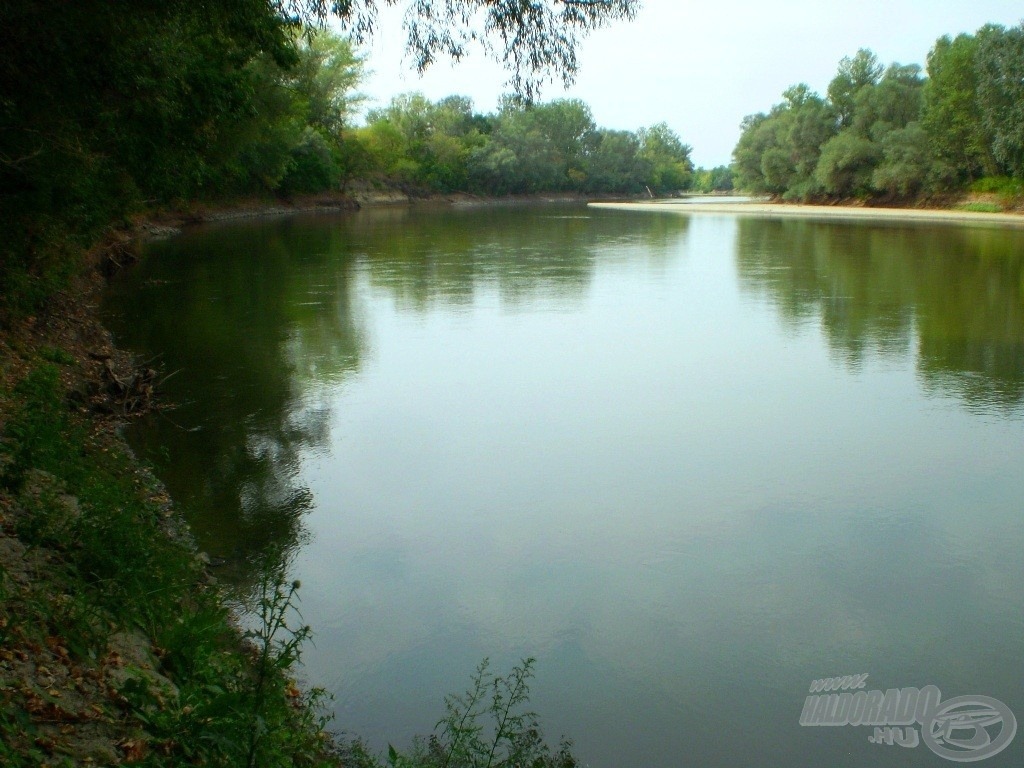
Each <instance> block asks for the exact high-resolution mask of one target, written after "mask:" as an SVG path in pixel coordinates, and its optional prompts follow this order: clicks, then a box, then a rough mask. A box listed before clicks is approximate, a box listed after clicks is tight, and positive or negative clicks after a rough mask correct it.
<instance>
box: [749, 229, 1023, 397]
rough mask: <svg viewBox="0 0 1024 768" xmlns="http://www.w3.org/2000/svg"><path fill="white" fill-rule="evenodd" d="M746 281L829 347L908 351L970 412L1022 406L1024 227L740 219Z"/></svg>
mask: <svg viewBox="0 0 1024 768" xmlns="http://www.w3.org/2000/svg"><path fill="white" fill-rule="evenodd" d="M737 263H738V267H739V276H740V282H741V285H742V286H743V287H744V288H745V289H746V290H747V291H749V292H751V293H756V294H760V295H763V296H765V297H766V298H768V299H769V300H770V301H771V302H772V303H773V304H774V305H775V306H776V308H777V309H778V311H779V313H780V315H781V316H782V318H783V320H784V322H786V323H787V324H791V325H793V326H797V325H800V324H801V323H803V322H806V321H808V320H813V319H818V320H820V322H821V325H822V328H823V330H824V332H825V336H826V339H827V340H828V344H829V346H830V348H831V349H833V350H834V351H835V353H836V354H837V355H838V356H840V357H841V358H842V359H843V360H844V361H845V362H846V363H847V364H849V365H851V366H854V367H856V366H858V365H859V364H860V363H861V361H862V360H863V359H864V357H865V355H868V354H877V355H882V356H886V355H895V356H898V357H903V356H905V355H907V354H909V353H911V352H912V351H913V348H914V344H915V342H916V347H917V354H918V360H917V367H918V372H919V375H920V377H921V380H922V382H923V385H924V387H925V389H926V390H928V391H930V392H934V393H936V394H950V395H954V396H956V397H958V398H960V399H962V400H963V401H964V403H965V404H966V405H967V406H968V407H969V408H972V409H973V408H981V409H984V408H990V407H993V406H995V407H997V408H1000V409H1005V408H1017V407H1019V406H1020V405H1021V403H1022V402H1024V234H1022V233H1021V232H1018V231H1016V230H1010V231H1006V230H998V229H974V228H967V227H950V226H890V225H880V224H863V223H860V224H856V225H853V224H847V225H836V224H822V223H815V222H811V221H765V220H758V219H748V218H743V219H740V221H739V236H738V238H737Z"/></svg>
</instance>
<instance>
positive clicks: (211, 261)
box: [106, 221, 364, 579]
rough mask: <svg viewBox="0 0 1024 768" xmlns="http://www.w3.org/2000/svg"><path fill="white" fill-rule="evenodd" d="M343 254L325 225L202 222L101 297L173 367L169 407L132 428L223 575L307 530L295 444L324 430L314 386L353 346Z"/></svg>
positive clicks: (115, 322) (253, 566) (122, 327)
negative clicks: (205, 225)
mask: <svg viewBox="0 0 1024 768" xmlns="http://www.w3.org/2000/svg"><path fill="white" fill-rule="evenodd" d="M351 266H352V261H351V258H347V257H346V254H345V251H344V249H343V248H340V247H338V241H337V233H336V232H335V231H334V230H332V229H331V228H327V227H321V228H309V227H304V226H301V225H299V224H298V223H297V222H294V221H282V222H274V223H273V224H266V223H265V224H253V223H249V224H246V225H244V226H233V227H223V228H211V229H208V230H201V231H195V232H193V233H190V234H189V235H188V236H184V237H181V238H176V239H174V240H171V241H167V242H162V243H156V244H153V245H152V246H151V247H150V249H149V253H148V255H147V258H146V260H145V261H144V263H143V264H142V265H141V266H140V267H139V269H138V270H137V271H135V272H134V273H133V274H131V275H128V276H126V278H125V279H123V280H122V281H119V282H118V283H117V284H116V285H115V286H114V289H113V291H112V293H111V295H110V297H109V299H108V301H107V304H106V311H107V313H108V322H109V324H110V325H111V327H112V329H113V331H114V333H115V336H116V337H118V339H119V341H121V342H122V343H124V344H127V345H128V346H129V347H130V348H133V349H136V350H139V351H140V353H141V354H146V355H149V354H152V353H158V355H159V361H160V363H161V364H162V365H163V367H164V370H166V371H168V372H170V373H172V375H171V377H170V378H169V379H168V380H167V382H166V384H165V389H166V390H167V393H168V398H169V399H170V401H171V402H173V403H176V404H177V407H176V408H175V409H173V410H170V411H167V412H165V413H161V414H157V415H155V416H153V417H151V418H149V419H148V420H147V422H146V424H145V425H144V426H145V428H140V429H135V430H133V433H132V438H133V441H135V443H136V445H137V447H138V448H139V449H140V450H141V451H142V453H143V455H144V456H146V458H148V459H149V460H150V461H152V462H154V464H155V465H156V467H157V470H158V474H159V475H160V477H161V478H162V479H163V480H164V482H165V483H166V484H167V486H168V488H169V490H170V491H171V493H172V496H173V497H174V498H175V500H176V501H177V503H178V504H179V506H180V507H181V508H182V509H183V510H184V511H185V514H186V515H187V516H188V518H189V521H190V523H191V525H192V528H193V531H194V533H195V535H196V537H197V539H198V540H199V542H200V544H201V546H202V547H203V548H204V549H206V550H207V551H209V552H210V554H211V555H213V556H214V557H217V558H221V559H224V560H226V561H227V566H228V567H227V571H226V575H227V577H228V578H229V579H232V578H237V579H243V578H245V577H246V576H247V575H248V574H251V573H253V572H258V571H259V570H260V569H261V568H262V567H263V566H264V565H265V561H266V559H267V558H268V557H270V558H277V557H279V556H280V555H281V553H282V552H285V551H287V550H289V549H291V548H294V547H295V546H297V545H298V544H299V543H301V542H302V541H303V540H304V539H305V536H306V531H305V529H304V526H303V522H302V520H303V516H304V515H305V513H306V512H308V510H309V509H310V508H311V505H312V497H311V495H310V492H309V490H308V488H306V487H305V486H304V485H303V484H302V482H301V481H300V480H299V459H298V457H299V454H300V453H302V452H303V451H306V450H309V449H310V448H312V447H315V446H318V445H323V444H324V443H325V441H326V439H327V429H328V424H329V420H328V419H327V418H326V417H325V413H324V408H325V407H326V406H325V405H324V402H323V398H322V392H323V391H324V388H329V387H330V386H331V385H332V384H335V383H337V382H338V381H340V380H342V379H343V378H344V377H345V376H347V375H348V374H349V373H350V372H352V371H354V370H356V368H357V367H358V365H359V359H360V356H361V355H362V354H363V346H364V341H363V338H362V332H361V331H360V329H359V327H358V320H357V317H358V313H357V312H355V311H354V310H353V307H352V306H350V301H351V300H352V297H351V292H350V290H349V272H350V270H351Z"/></svg>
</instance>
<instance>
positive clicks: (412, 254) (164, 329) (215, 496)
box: [108, 207, 687, 581]
mask: <svg viewBox="0 0 1024 768" xmlns="http://www.w3.org/2000/svg"><path fill="white" fill-rule="evenodd" d="M686 226H687V224H686V220H685V219H681V218H678V217H652V218H651V220H650V222H648V224H647V225H645V226H644V227H641V228H637V227H630V228H628V231H629V232H630V233H631V234H628V235H623V234H622V231H623V228H622V227H621V222H619V223H614V224H611V225H609V223H608V217H592V218H591V217H587V211H586V209H585V208H581V207H575V208H562V207H546V208H544V209H536V208H534V209H532V211H529V210H523V209H516V208H509V209H477V210H471V211H462V212H458V211H450V210H449V211H446V212H441V211H426V212H417V211H410V210H409V209H407V208H396V209H378V210H372V211H366V212H362V213H360V214H358V215H352V216H343V217H337V216H302V217H293V218H289V219H285V220H276V221H268V222H255V223H254V222H246V223H242V224H231V225H226V224H225V225H219V226H215V227H208V228H204V229H201V230H196V231H193V232H191V233H188V234H186V235H184V236H182V237H178V238H175V239H173V240H170V241H167V242H164V243H158V244H154V245H153V246H152V247H151V248H150V249H149V254H148V256H147V259H146V260H145V261H144V262H143V263H142V264H141V265H140V266H139V267H138V268H137V269H136V270H134V271H133V272H132V273H131V274H130V275H127V276H126V277H125V278H124V281H123V282H122V283H121V284H120V285H118V286H115V288H114V290H113V291H112V295H111V297H110V299H109V301H108V314H109V316H110V325H111V327H112V328H113V329H114V330H115V333H116V334H117V336H118V340H119V342H120V343H122V344H125V345H126V346H128V347H130V348H133V349H138V350H144V351H145V352H144V354H150V353H151V351H159V352H160V353H161V355H162V363H163V365H164V367H165V369H166V370H167V371H176V370H179V369H180V371H181V373H180V374H178V375H176V376H174V377H172V378H171V379H170V380H169V381H168V382H167V385H166V389H167V390H168V395H169V397H170V399H171V400H173V401H176V402H178V403H180V404H181V405H180V407H179V408H177V409H176V410H173V411H171V412H169V413H167V414H162V415H157V416H155V417H153V418H151V419H150V420H149V422H148V423H147V424H146V425H144V428H141V429H137V430H134V433H135V442H136V445H138V446H139V447H140V448H141V449H142V451H143V452H144V453H145V455H146V456H147V457H149V458H150V459H151V460H152V461H154V462H155V463H156V465H157V469H158V473H159V475H160V476H161V477H162V478H163V479H164V481H165V483H166V484H167V486H168V488H169V490H170V491H171V494H172V496H173V497H174V498H175V500H176V502H177V503H178V505H179V507H180V508H182V509H183V510H185V513H186V515H187V516H188V517H189V521H190V523H191V525H192V528H193V531H194V533H195V535H196V538H197V539H198V541H199V544H200V546H201V547H202V548H203V549H205V550H206V551H208V552H209V553H210V554H211V555H212V556H214V557H218V558H224V559H226V560H227V561H228V566H226V569H225V571H226V572H227V573H228V574H229V576H228V577H229V578H230V577H232V576H233V577H234V578H235V580H236V581H240V580H243V579H245V578H247V577H251V575H252V574H253V573H255V572H258V570H259V567H260V564H261V563H262V562H264V561H266V560H267V558H270V557H277V556H280V555H285V556H286V555H287V553H288V552H289V551H290V550H292V549H294V548H295V547H296V546H298V545H299V544H301V542H302V540H303V536H304V529H303V523H302V518H303V516H304V514H305V513H306V512H307V511H308V510H309V509H310V507H311V505H312V503H313V499H312V498H311V494H310V492H309V490H308V489H306V488H304V487H302V486H301V484H300V481H299V470H300V467H299V462H300V458H301V455H302V454H303V453H304V452H306V451H308V450H309V449H310V448H313V447H316V446H323V445H325V444H326V442H327V440H328V434H327V429H328V424H329V419H330V413H329V408H328V406H327V405H326V404H325V403H326V402H327V401H328V398H329V395H330V392H331V390H332V388H333V387H334V386H336V385H337V383H338V382H340V381H341V380H343V379H344V378H345V377H347V376H350V375H352V374H353V373H354V372H355V371H356V370H357V369H358V366H359V363H360V359H361V357H362V356H363V355H364V353H365V347H366V342H365V340H364V335H363V333H362V331H361V329H360V327H359V312H358V306H357V305H356V302H357V297H356V295H355V283H356V279H355V276H356V274H357V273H359V274H365V275H366V276H367V278H368V279H369V281H370V284H371V285H372V286H373V287H374V288H375V289H383V290H385V291H386V292H388V293H389V294H391V295H393V296H394V298H395V301H396V303H397V304H398V306H399V307H401V308H403V309H408V310H412V311H415V312H421V311H425V310H427V309H429V308H431V307H434V306H438V305H441V306H459V305H468V304H470V303H471V302H472V301H473V300H474V297H475V296H476V295H477V292H478V291H480V290H484V289H492V290H493V289H496V290H497V292H498V295H500V296H501V299H502V301H503V302H504V303H505V304H506V305H507V306H512V307H515V306H516V305H517V303H519V302H525V301H528V300H529V301H532V300H533V299H535V298H537V297H542V298H550V299H552V300H554V301H557V302H558V303H559V305H565V304H566V303H568V304H572V303H574V302H577V301H579V300H580V298H581V297H582V296H583V295H584V293H585V290H586V288H587V286H588V285H589V283H590V280H591V275H592V273H593V270H594V266H595V264H596V262H597V261H599V260H601V261H611V260H615V259H621V258H633V257H634V256H635V253H630V250H631V249H635V250H636V252H641V253H643V254H645V257H646V258H648V259H649V260H650V261H651V262H653V263H658V262H659V261H667V259H668V257H669V256H668V255H669V253H670V252H671V247H672V246H673V245H675V244H677V243H678V241H679V239H680V236H681V234H684V233H685V231H686ZM165 454H166V455H165ZM231 571H234V573H230V572H231Z"/></svg>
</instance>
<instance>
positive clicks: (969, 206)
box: [957, 201, 1004, 213]
mask: <svg viewBox="0 0 1024 768" xmlns="http://www.w3.org/2000/svg"><path fill="white" fill-rule="evenodd" d="M957 208H959V209H960V210H961V211H970V212H971V213H1002V212H1003V210H1004V209H1003V206H1001V205H999V204H998V203H986V202H982V201H975V202H970V203H963V204H962V205H959V206H957Z"/></svg>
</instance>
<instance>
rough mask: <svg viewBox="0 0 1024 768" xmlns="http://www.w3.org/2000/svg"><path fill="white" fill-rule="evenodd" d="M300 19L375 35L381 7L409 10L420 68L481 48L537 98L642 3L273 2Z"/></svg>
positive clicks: (410, 38)
mask: <svg viewBox="0 0 1024 768" xmlns="http://www.w3.org/2000/svg"><path fill="white" fill-rule="evenodd" d="M271 2H272V3H273V4H274V5H275V6H276V7H278V8H279V9H280V10H281V11H282V12H283V13H286V14H289V15H291V16H293V17H296V18H305V19H316V20H321V21H322V20H324V19H326V18H327V16H328V15H329V14H331V13H333V14H335V15H337V16H338V17H339V18H340V19H341V21H342V24H343V25H344V29H345V31H346V33H347V34H349V35H351V36H352V37H353V38H354V39H355V40H357V41H360V42H362V41H364V40H366V39H367V38H369V37H371V36H372V35H373V34H374V31H375V28H376V21H377V8H378V6H381V5H383V6H388V7H394V6H397V7H401V8H403V9H405V21H404V28H405V34H406V49H407V50H408V52H409V53H410V54H411V55H412V59H413V63H414V65H415V67H416V69H417V71H419V72H423V71H425V70H426V69H427V68H428V67H430V65H431V64H433V63H434V62H435V61H437V59H438V58H441V57H447V58H450V59H452V60H454V61H460V60H462V59H463V58H465V57H466V56H467V55H468V54H469V53H470V52H471V51H472V49H473V48H474V47H478V48H480V49H482V52H483V53H484V55H486V56H488V57H490V58H492V59H494V60H496V61H498V62H500V63H501V64H502V65H503V66H504V67H505V68H506V69H507V70H508V71H509V74H510V79H509V81H508V84H509V85H510V86H511V88H512V90H513V91H514V92H515V93H517V94H519V95H521V96H523V97H525V98H526V99H527V100H529V101H532V100H533V99H535V98H536V97H537V95H538V93H539V91H540V87H541V85H542V84H543V83H544V82H546V81H548V80H550V79H552V78H553V77H555V76H557V77H559V78H560V79H561V80H562V82H563V83H564V84H565V85H566V86H568V85H569V84H571V83H572V82H573V81H574V79H575V77H576V72H577V70H578V68H579V62H578V61H577V58H576V49H577V48H578V46H579V43H580V41H581V39H582V38H583V37H585V36H586V35H587V34H588V33H589V32H591V31H592V30H594V29H598V28H600V27H603V26H605V25H606V24H608V23H609V22H611V21H616V20H631V19H633V18H634V17H635V16H636V13H637V10H638V9H639V6H640V2H639V0H333V2H332V0H271Z"/></svg>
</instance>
